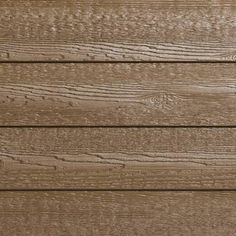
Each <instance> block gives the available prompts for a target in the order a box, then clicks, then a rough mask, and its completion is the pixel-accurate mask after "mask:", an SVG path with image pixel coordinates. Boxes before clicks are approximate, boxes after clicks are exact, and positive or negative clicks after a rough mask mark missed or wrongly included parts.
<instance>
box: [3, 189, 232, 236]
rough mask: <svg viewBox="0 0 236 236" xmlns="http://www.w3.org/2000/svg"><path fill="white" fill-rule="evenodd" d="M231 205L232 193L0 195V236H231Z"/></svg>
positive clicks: (38, 193) (8, 193)
mask: <svg viewBox="0 0 236 236" xmlns="http://www.w3.org/2000/svg"><path fill="white" fill-rule="evenodd" d="M235 203H236V193H235V192H150V191H149V192H0V222H1V224H0V233H1V235H2V236H9V235H15V236H18V235H19V236H21V235H44V236H51V235H114V236H115V235H117V236H118V235H119V236H120V235H131V236H132V235H140V236H141V235H157V234H158V235H163V236H169V235H176V236H182V235H193V236H201V235H208V236H215V235H221V236H229V235H234V234H235V232H236V225H235V221H236V204H235Z"/></svg>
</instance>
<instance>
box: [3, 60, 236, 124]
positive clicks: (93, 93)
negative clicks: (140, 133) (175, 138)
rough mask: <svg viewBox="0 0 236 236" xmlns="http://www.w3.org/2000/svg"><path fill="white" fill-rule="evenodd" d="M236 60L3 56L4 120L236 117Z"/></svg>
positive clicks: (210, 120)
mask: <svg viewBox="0 0 236 236" xmlns="http://www.w3.org/2000/svg"><path fill="white" fill-rule="evenodd" d="M235 75H236V64H224V63H220V64H219V63H218V64H214V63H212V64H208V63H207V64H201V63H200V64H196V63H190V64H189V63H184V64H181V63H180V64H179V63H161V64H158V63H150V64H143V63H138V64H136V63H131V64H130V63H129V64H125V63H119V64H113V63H111V64H110V63H109V64H107V63H89V64H73V63H66V64H60V63H59V64H58V63H55V64H52V63H49V64H47V63H42V64H41V63H37V64H27V63H26V64H21V63H20V64H18V63H13V64H5V63H4V64H0V110H1V113H0V125H2V126H4V125H6V126H8V125H80V126H83V125H85V126H86V125H87V126H90V125H91V126H97V125H98V126H99V125H102V126H105V125H112V126H119V125H125V126H126V125H185V126H186V125H236V105H235V104H236V80H235Z"/></svg>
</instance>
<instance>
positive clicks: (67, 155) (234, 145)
mask: <svg viewBox="0 0 236 236" xmlns="http://www.w3.org/2000/svg"><path fill="white" fill-rule="evenodd" d="M0 164H1V165H0V189H45V188H46V189H56V188H58V189H232V188H235V187H236V181H235V179H236V129H235V128H201V129H199V128H1V129H0Z"/></svg>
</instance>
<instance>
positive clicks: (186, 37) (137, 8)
mask: <svg viewBox="0 0 236 236" xmlns="http://www.w3.org/2000/svg"><path fill="white" fill-rule="evenodd" d="M0 12H1V14H0V25H1V26H0V39H1V40H0V60H1V61H48V60H57V61H58V60H59V61H199V60H200V61H235V58H236V53H235V52H236V30H235V27H236V23H235V22H236V3H235V1H234V0H224V1H222V0H214V1H205V0H193V1H189V0H172V1H164V0H149V1H147V0H133V1H124V0H111V1H108V0H105V1H104V0H103V1H84V0H68V1H65V0H56V1H54V0H50V1H45V0H37V1H35V0H19V1H15V0H8V1H1V2H0Z"/></svg>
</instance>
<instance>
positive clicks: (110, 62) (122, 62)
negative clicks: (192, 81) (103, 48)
mask: <svg viewBox="0 0 236 236" xmlns="http://www.w3.org/2000/svg"><path fill="white" fill-rule="evenodd" d="M1 63H3V64H7V63H9V64H10V63H17V64H24V63H30V64H37V63H47V64H50V63H60V64H62V63H63V64H65V63H77V64H93V63H94V64H95V63H101V64H117V63H120V64H126V63H130V64H139V63H140V64H141V63H142V64H147V63H149V64H150V63H166V64H173V63H175V64H177V63H185V64H188V63H194V64H196V63H199V64H202V63H205V64H206V63H207V64H210V63H215V64H217V63H219V64H220V63H221V64H226V63H227V64H228V63H236V61H217V60H212V61H210V60H208V61H200V60H199V61H196V60H192V61H191V60H189V61H181V60H180V61H73V60H72V61H69V60H68V61H62V60H60V61H45V60H42V61H14V60H10V61H0V64H1Z"/></svg>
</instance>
